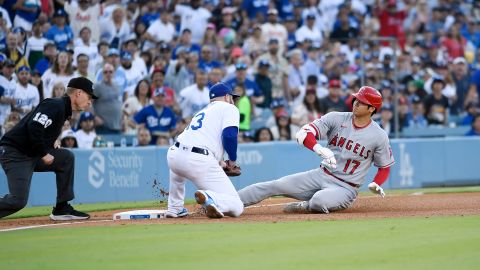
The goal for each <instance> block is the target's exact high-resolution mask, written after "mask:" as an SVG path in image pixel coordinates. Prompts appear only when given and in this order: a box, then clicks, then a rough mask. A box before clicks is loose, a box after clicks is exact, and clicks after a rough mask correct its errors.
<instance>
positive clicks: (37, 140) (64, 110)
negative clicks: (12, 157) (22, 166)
mask: <svg viewBox="0 0 480 270" xmlns="http://www.w3.org/2000/svg"><path fill="white" fill-rule="evenodd" d="M71 116H72V104H71V101H70V97H69V96H63V97H61V98H47V99H44V100H42V101H41V102H40V104H38V106H37V107H36V108H35V110H33V111H31V112H29V113H28V114H27V115H25V117H23V118H22V120H20V122H19V123H18V124H17V125H15V126H14V127H13V128H12V129H11V130H10V131H8V132H7V133H5V135H4V136H3V137H2V139H1V140H0V145H6V146H11V147H14V148H16V149H18V150H19V151H20V152H22V153H24V154H26V155H27V156H30V157H43V156H45V155H46V154H48V152H47V150H48V149H51V148H53V145H54V143H55V140H57V138H58V136H60V133H61V132H62V127H63V124H64V123H65V120H67V119H68V118H70V117H71Z"/></svg>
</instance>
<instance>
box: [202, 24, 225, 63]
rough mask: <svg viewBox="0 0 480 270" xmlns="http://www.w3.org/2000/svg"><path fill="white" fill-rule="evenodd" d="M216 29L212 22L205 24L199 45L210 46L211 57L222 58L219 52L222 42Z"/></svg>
mask: <svg viewBox="0 0 480 270" xmlns="http://www.w3.org/2000/svg"><path fill="white" fill-rule="evenodd" d="M216 29H217V28H216V26H215V24H213V23H209V24H208V25H207V31H205V35H204V36H203V39H202V43H201V45H202V47H203V46H205V45H208V46H210V48H211V49H212V59H214V60H222V58H223V55H221V52H222V51H223V48H222V47H223V43H222V42H221V40H220V39H219V38H218V35H217V32H216Z"/></svg>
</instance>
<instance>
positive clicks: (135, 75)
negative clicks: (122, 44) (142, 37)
mask: <svg viewBox="0 0 480 270" xmlns="http://www.w3.org/2000/svg"><path fill="white" fill-rule="evenodd" d="M120 59H121V60H120V61H121V64H122V68H123V70H124V71H125V79H126V81H127V86H126V88H125V90H124V92H123V100H126V99H127V98H129V97H131V96H133V94H134V91H135V87H136V86H137V84H138V82H139V81H140V80H142V78H143V76H142V73H141V71H140V70H139V69H136V68H134V67H133V65H132V60H133V56H132V54H131V53H130V52H127V51H123V52H122V53H121V56H120Z"/></svg>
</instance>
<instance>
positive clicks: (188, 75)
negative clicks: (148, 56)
mask: <svg viewBox="0 0 480 270" xmlns="http://www.w3.org/2000/svg"><path fill="white" fill-rule="evenodd" d="M179 50H183V53H180V54H179V57H178V59H177V60H175V61H171V62H170V64H169V65H168V69H167V74H166V75H165V83H166V84H167V85H168V86H170V87H171V88H172V89H173V90H175V92H177V93H178V92H180V91H181V90H182V89H184V88H186V87H188V86H190V85H192V83H193V82H194V76H193V75H194V74H195V71H196V70H197V68H198V54H197V53H189V54H188V55H187V54H185V51H184V49H183V48H182V49H177V53H178V51H179Z"/></svg>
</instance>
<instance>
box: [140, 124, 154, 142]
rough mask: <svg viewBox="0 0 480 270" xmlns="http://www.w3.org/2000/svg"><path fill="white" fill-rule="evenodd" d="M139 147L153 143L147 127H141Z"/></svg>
mask: <svg viewBox="0 0 480 270" xmlns="http://www.w3.org/2000/svg"><path fill="white" fill-rule="evenodd" d="M137 140H138V146H148V145H150V142H151V141H152V136H151V135H150V131H149V130H148V129H147V128H145V127H139V128H138V131H137Z"/></svg>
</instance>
